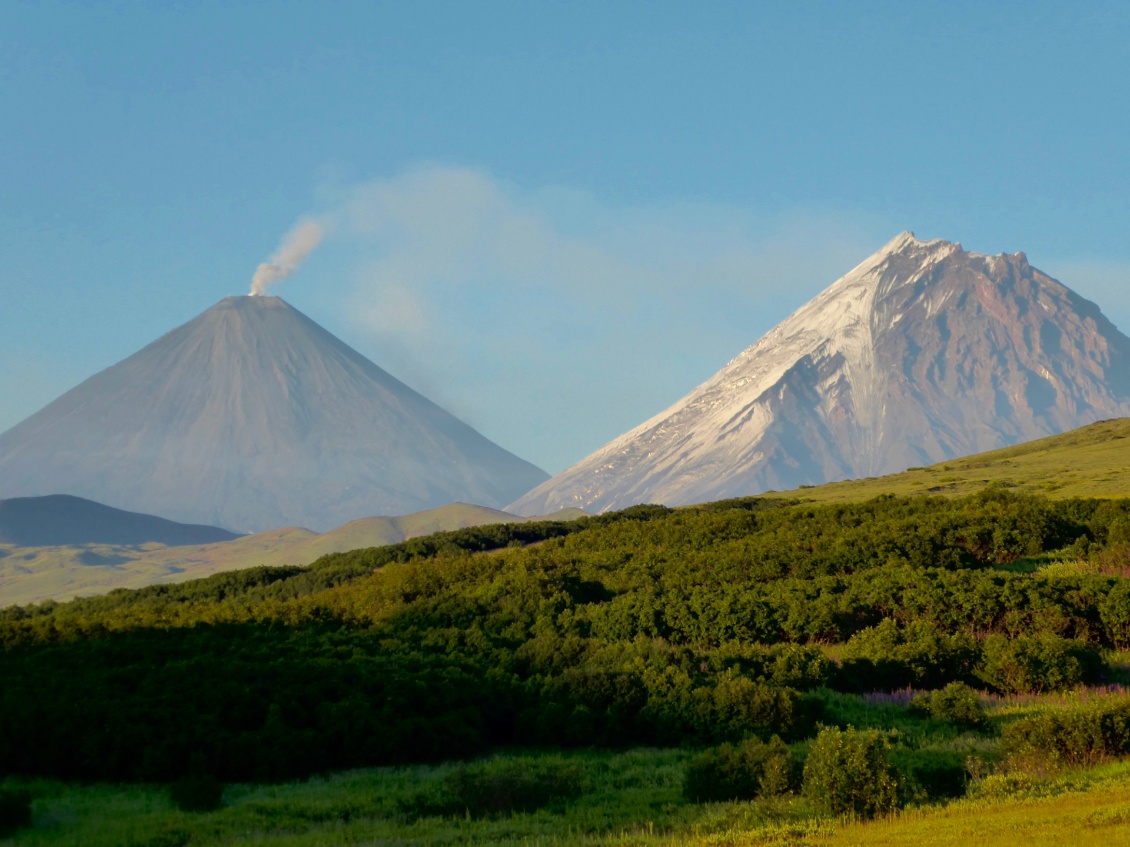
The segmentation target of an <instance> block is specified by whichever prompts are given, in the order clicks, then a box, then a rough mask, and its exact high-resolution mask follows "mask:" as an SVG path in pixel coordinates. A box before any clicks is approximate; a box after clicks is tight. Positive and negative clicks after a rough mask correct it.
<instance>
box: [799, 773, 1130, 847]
mask: <svg viewBox="0 0 1130 847" xmlns="http://www.w3.org/2000/svg"><path fill="white" fill-rule="evenodd" d="M1128 789H1130V766H1128V765H1127V764H1125V763H1121V764H1115V765H1108V766H1106V767H1103V768H1097V769H1095V770H1094V771H1090V772H1086V773H1083V774H1075V775H1068V776H1066V777H1061V778H1060V779H1058V780H1055V781H1052V782H1048V783H1035V784H1033V786H1032V788H1030V789H1028V790H1027V791H1024V790H1022V791H1021V795H1022V796H1019V797H1017V796H1012V797H1003V798H997V797H991V796H990V797H980V798H973V799H968V800H961V801H958V802H956V803H951V804H949V805H948V806H943V807H929V808H922V809H911V810H907V811H903V812H900V813H899V814H897V815H894V816H893V817H891V818H889V819H887V820H884V821H873V822H868V823H857V822H848V823H843V824H841V825H840V826H837V827H836V828H835V830H834V832H833V833H831V834H829V835H828V836H826V837H823V838H820V839H817V840H812V841H808V842H802V843H809V844H813V845H817V844H818V845H826V847H881V845H896V844H913V845H916V847H943V845H962V847H965V845H972V847H977V845H986V847H988V845H992V847H1012V845H1016V847H1020V845H1029V844H1038V845H1041V847H1055V846H1056V845H1064V847H1109V845H1113V844H1130V803H1128V802H1127V790H1128ZM1014 790H1015V789H1014ZM1025 794H1027V795H1033V794H1035V795H1039V794H1043V795H1044V796H1024V795H1025Z"/></svg>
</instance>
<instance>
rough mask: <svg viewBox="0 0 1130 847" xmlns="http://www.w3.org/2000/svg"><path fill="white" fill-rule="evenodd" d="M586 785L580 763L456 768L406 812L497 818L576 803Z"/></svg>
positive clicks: (405, 807) (499, 762) (518, 762)
mask: <svg viewBox="0 0 1130 847" xmlns="http://www.w3.org/2000/svg"><path fill="white" fill-rule="evenodd" d="M582 787H583V783H582V779H581V769H580V768H579V767H578V766H577V765H570V764H563V763H557V762H544V761H541V762H539V761H531V760H526V759H519V760H506V759H498V760H493V761H488V762H481V763H478V764H474V765H463V766H460V767H458V768H456V769H455V770H453V771H451V772H450V773H449V774H448V775H447V776H446V777H444V779H443V780H442V781H441V782H440V783H439V785H438V786H437V788H438V790H433V791H431V792H424V793H421V794H418V795H416V796H415V797H413V798H411V799H409V800H407V801H405V802H403V803H401V810H402V811H404V812H406V813H408V814H410V815H416V816H421V817H428V816H440V817H459V816H463V815H471V816H472V817H477V818H483V817H492V816H496V815H502V814H508V813H511V812H531V811H534V810H535V809H540V808H543V807H545V806H549V805H551V804H554V803H561V802H563V801H566V800H571V799H573V798H574V797H577V796H578V795H579V794H580V793H581V790H582Z"/></svg>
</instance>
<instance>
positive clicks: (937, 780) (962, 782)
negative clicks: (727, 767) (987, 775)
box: [891, 750, 968, 802]
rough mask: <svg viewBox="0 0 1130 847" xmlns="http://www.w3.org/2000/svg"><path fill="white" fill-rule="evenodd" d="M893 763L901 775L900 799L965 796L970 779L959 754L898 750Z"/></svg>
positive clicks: (913, 800)
mask: <svg viewBox="0 0 1130 847" xmlns="http://www.w3.org/2000/svg"><path fill="white" fill-rule="evenodd" d="M891 762H892V764H893V765H894V767H895V769H896V770H897V771H898V772H899V774H900V775H901V776H902V786H901V789H902V792H901V797H900V799H901V800H906V801H911V802H919V801H924V800H943V799H950V798H954V797H961V796H962V795H963V794H965V789H966V783H967V782H968V779H967V774H966V771H965V764H964V761H963V760H962V757H961V755H960V754H959V753H956V752H953V751H945V750H898V751H896V752H894V753H893V754H892V755H891Z"/></svg>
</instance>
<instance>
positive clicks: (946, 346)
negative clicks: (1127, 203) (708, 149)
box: [508, 232, 1130, 514]
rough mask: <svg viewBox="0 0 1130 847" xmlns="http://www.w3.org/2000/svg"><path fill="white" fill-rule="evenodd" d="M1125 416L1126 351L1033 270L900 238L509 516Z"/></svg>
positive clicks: (708, 494) (907, 456)
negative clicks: (670, 405) (672, 401)
mask: <svg viewBox="0 0 1130 847" xmlns="http://www.w3.org/2000/svg"><path fill="white" fill-rule="evenodd" d="M1127 414H1130V339H1128V338H1127V337H1126V336H1124V335H1122V333H1120V332H1119V331H1118V330H1117V329H1116V328H1115V327H1114V325H1113V324H1111V323H1110V321H1108V320H1107V319H1106V318H1105V317H1104V316H1103V315H1102V313H1101V312H1100V311H1099V309H1098V307H1097V306H1095V304H1093V303H1091V302H1089V301H1087V300H1085V299H1083V298H1082V297H1080V296H1078V295H1077V294H1075V293H1074V292H1072V291H1071V290H1069V289H1068V288H1066V287H1065V286H1064V285H1062V284H1060V283H1059V282H1057V281H1056V280H1054V279H1052V278H1051V277H1049V276H1047V275H1046V274H1044V273H1041V272H1040V271H1038V270H1036V269H1034V268H1032V267H1031V266H1030V265H1029V264H1028V260H1027V258H1026V257H1025V256H1024V254H1023V253H1014V254H1011V255H1004V254H1002V255H999V256H985V255H980V254H977V253H967V252H965V251H964V250H962V248H961V245H960V244H953V243H951V242H948V241H942V240H935V241H920V240H918V239H917V238H915V237H914V235H913V234H912V233H909V232H904V233H902V234H901V235H899V236H898V237H896V238H895V239H894V240H892V241H891V242H890V243H889V244H887V245H886V246H885V247H883V249H881V250H880V251H879V252H877V253H875V254H874V255H872V256H870V257H868V258H867V259H866V260H864V261H863V262H862V263H861V264H860V265H858V266H857V267H856V268H854V269H853V270H851V271H850V272H849V273H848V274H847V275H845V276H843V277H842V278H840V279H839V280H837V281H836V282H835V283H834V284H833V285H832V286H831V287H829V288H828V289H827V290H825V291H824V292H823V293H822V294H820V295H819V296H817V297H816V298H815V299H813V300H812V301H810V302H809V303H808V304H806V305H805V306H803V307H802V308H801V309H799V310H798V311H797V312H795V313H794V314H793V315H792V316H791V317H789V318H788V319H787V320H785V321H784V322H783V323H781V324H780V325H778V326H777V327H776V328H775V329H773V330H772V331H771V332H769V333H768V334H767V335H765V336H764V337H763V338H762V339H761V340H760V341H758V342H757V343H756V344H754V345H753V346H752V347H750V348H748V349H747V350H745V351H744V352H742V353H741V354H740V355H739V356H738V357H737V358H735V359H734V360H733V361H731V362H730V363H729V364H727V365H726V366H725V367H724V368H723V369H722V370H721V371H719V372H718V373H717V374H716V375H715V376H714V377H713V378H711V379H710V380H708V381H707V382H706V383H704V384H703V385H701V386H699V387H698V388H696V389H695V390H694V391H692V392H691V393H690V394H688V395H687V396H686V397H684V398H683V399H682V400H680V401H679V402H678V403H676V404H675V405H674V406H672V407H671V408H669V409H667V410H666V411H664V412H662V413H661V414H659V415H657V416H655V417H654V418H652V419H651V420H649V421H646V422H644V423H643V424H640V425H639V426H638V427H636V428H635V429H633V430H631V431H630V432H628V433H625V434H624V435H622V436H620V437H619V438H617V439H616V440H615V441H613V442H611V443H609V444H607V445H606V446H604V447H602V448H601V449H600V450H598V451H596V452H595V453H593V454H592V455H591V456H589V457H588V458H586V459H584V460H582V461H581V462H579V463H578V464H576V465H574V466H573V467H571V468H569V469H568V470H566V471H564V472H563V473H561V474H559V475H558V476H556V477H554V478H553V479H550V480H549V481H548V482H545V483H543V484H542V485H540V486H538V487H537V488H535V489H534V490H533V491H531V492H530V493H528V494H527V495H526V496H524V497H522V498H521V499H520V500H518V501H517V502H515V503H513V504H511V505H510V506H509V507H508V510H509V511H516V512H518V513H524V514H545V513H547V512H550V511H553V510H554V509H559V508H563V507H567V506H579V507H581V508H583V509H586V510H589V511H594V510H595V511H603V510H607V509H613V508H621V507H624V506H628V505H631V504H634V503H643V502H657V503H666V504H669V505H678V504H688V503H696V502H703V501H707V500H713V499H719V498H723V497H732V496H739V495H745V494H754V493H757V492H760V491H766V490H770V489H777V490H783V489H790V488H795V487H797V486H799V485H805V484H819V483H822V482H829V481H833V480H838V479H848V478H855V477H865V476H873V475H878V474H885V473H892V472H896V471H900V470H904V469H905V468H907V467H910V466H913V465H922V464H928V463H933V462H937V461H942V460H944V459H947V458H953V457H955V456H963V455H967V454H970V453H975V452H980V451H983V450H990V449H993V448H996V447H1002V446H1006V445H1009V444H1014V443H1018V442H1021V441H1027V440H1030V439H1034V438H1039V437H1041V436H1045V435H1050V434H1054V433H1058V432H1063V431H1065V430H1068V429H1072V428H1074V427H1078V426H1082V425H1084V424H1087V423H1091V422H1093V421H1096V420H1101V419H1103V418H1110V417H1118V416H1123V415H1127Z"/></svg>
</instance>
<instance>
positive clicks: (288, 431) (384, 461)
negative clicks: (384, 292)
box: [0, 296, 547, 532]
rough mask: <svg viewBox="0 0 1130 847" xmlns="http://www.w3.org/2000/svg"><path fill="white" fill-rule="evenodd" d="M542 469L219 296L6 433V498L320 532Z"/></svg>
mask: <svg viewBox="0 0 1130 847" xmlns="http://www.w3.org/2000/svg"><path fill="white" fill-rule="evenodd" d="M546 477H547V474H546V473H545V472H544V471H541V470H539V469H538V468H536V467H534V466H533V465H531V464H529V463H528V462H525V461H523V460H521V459H519V458H518V457H517V456H514V455H513V454H511V453H508V452H507V451H506V450H503V449H502V448H501V447H499V446H498V445H496V444H494V443H492V442H491V441H488V440H487V439H486V438H484V437H483V436H482V435H480V434H479V433H478V432H476V431H475V430H473V429H472V428H471V427H469V426H467V425H466V424H465V423H463V422H462V421H460V420H458V419H456V418H454V417H453V416H452V415H450V414H448V413H447V412H445V411H444V410H443V409H441V408H440V407H438V406H436V405H435V404H434V403H432V402H431V401H429V400H427V399H426V398H424V397H422V396H421V395H419V394H417V393H416V392H415V391H413V390H412V389H411V388H409V387H408V386H406V385H404V384H403V383H402V382H400V381H398V380H397V379H395V378H394V377H392V376H391V375H389V374H388V373H386V372H385V371H383V370H381V368H379V367H377V366H376V365H375V364H373V363H372V362H370V361H369V360H368V359H366V358H365V357H364V356H362V355H361V354H360V353H358V352H357V351H355V350H353V349H352V348H350V347H349V346H347V345H346V344H344V343H343V342H342V341H340V340H339V339H337V338H336V337H334V336H333V335H331V334H330V333H329V332H327V331H326V330H325V329H323V328H322V327H320V326H318V324H316V323H314V322H313V321H312V320H310V319H309V318H308V317H306V316H305V315H303V314H302V313H301V312H299V311H298V310H297V309H295V308H294V307H292V306H290V305H289V304H287V303H286V302H285V301H284V300H281V299H279V298H277V297H266V296H262V297H227V298H225V299H223V300H221V301H220V302H219V303H217V304H216V305H215V306H213V307H212V308H210V309H208V310H207V311H205V312H203V313H202V314H200V315H198V316H197V317H195V318H193V319H192V320H191V321H189V322H188V323H186V324H184V325H183V326H180V327H177V328H176V329H174V330H172V331H171V332H169V333H167V334H166V335H164V336H163V337H161V338H159V339H158V340H156V341H154V342H153V343H152V344H150V345H149V346H147V347H145V348H144V349H142V350H140V351H138V352H137V353H135V354H134V355H132V356H130V357H129V358H127V359H125V360H123V361H121V362H119V363H118V364H116V365H114V366H113V367H110V368H108V369H106V370H105V371H102V372H101V373H99V374H96V375H94V376H92V377H91V378H90V379H88V380H86V381H85V382H84V383H82V384H81V385H79V386H77V387H76V388H74V389H72V390H71V391H68V392H67V393H66V394H64V395H63V396H61V397H60V398H58V399H57V400H55V401H54V402H53V403H51V404H50V405H48V406H46V407H45V408H43V409H41V410H40V411H39V412H36V413H35V414H34V415H32V416H31V417H30V418H28V419H27V420H25V421H23V422H22V423H20V424H18V425H16V426H15V427H13V428H12V429H10V430H8V431H7V432H5V433H3V434H0V497H21V496H37V495H46V494H72V495H78V496H80V497H86V498H89V499H92V500H96V501H99V502H101V503H106V504H109V505H111V506H114V507H116V508H119V509H130V510H133V511H139V512H145V513H148V514H158V515H161V516H162V517H165V518H170V519H172V520H176V521H182V522H190V523H203V524H213V525H217V526H223V527H227V528H229V529H235V530H240V531H245V532H257V531H261V530H267V529H275V528H278V527H282V526H287V525H292V524H299V525H302V526H305V527H307V528H309V529H314V530H318V531H322V530H328V529H332V528H334V527H336V526H339V525H341V524H343V523H345V522H346V521H350V520H353V519H355V518H361V517H368V516H370V515H398V514H405V513H408V512H418V511H420V510H422V509H428V508H433V507H436V506H443V505H446V504H448V503H451V502H452V501H457V500H461V501H465V502H472V503H478V504H482V505H487V506H501V505H503V504H504V503H506V502H508V501H509V500H512V499H513V498H514V497H517V496H518V495H519V494H521V493H522V492H523V491H528V490H529V489H530V487H531V486H534V485H537V484H538V483H539V482H541V481H543V480H544V479H546Z"/></svg>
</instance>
